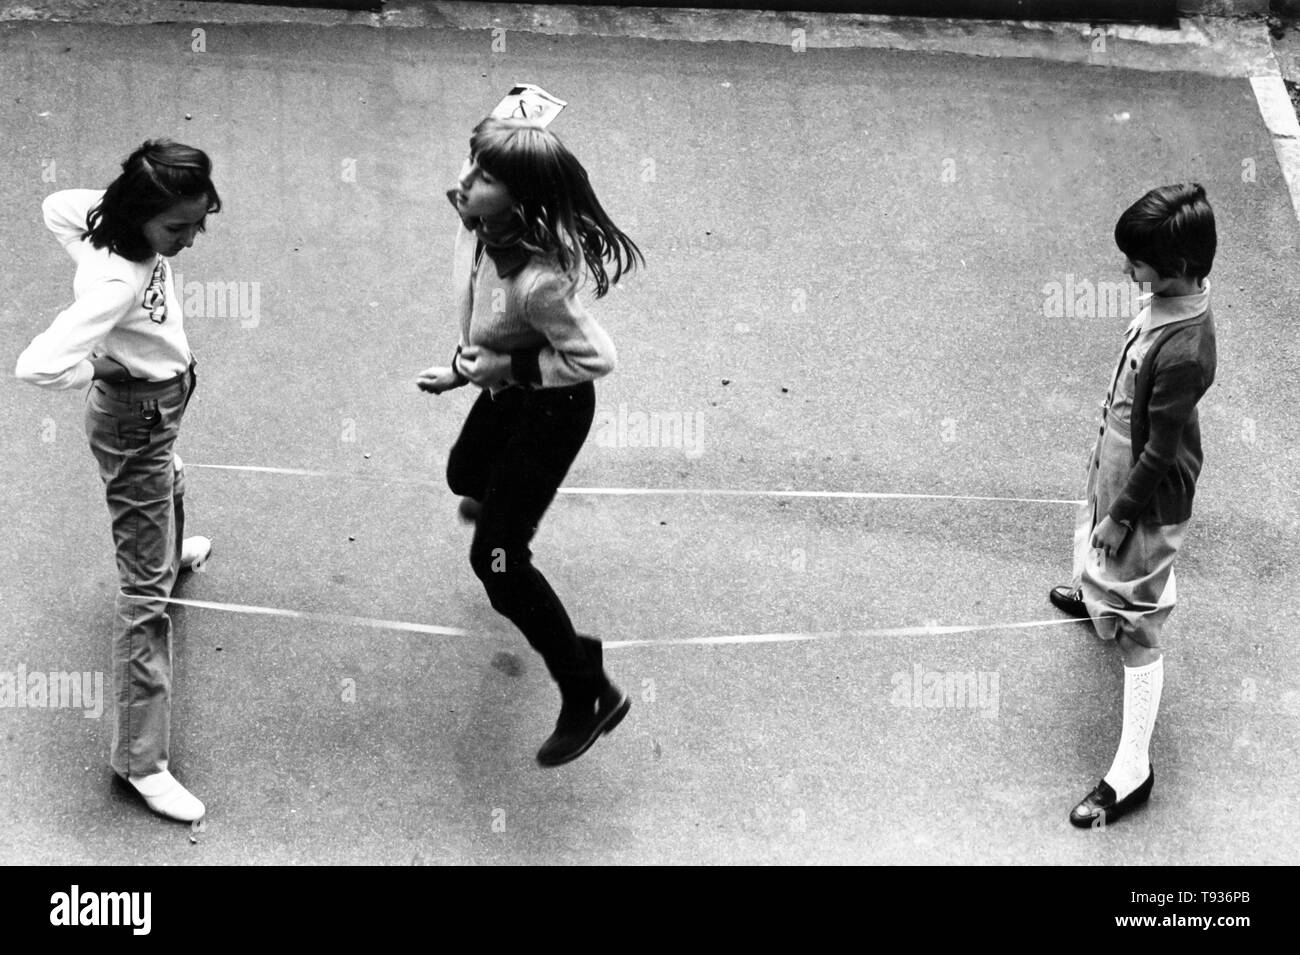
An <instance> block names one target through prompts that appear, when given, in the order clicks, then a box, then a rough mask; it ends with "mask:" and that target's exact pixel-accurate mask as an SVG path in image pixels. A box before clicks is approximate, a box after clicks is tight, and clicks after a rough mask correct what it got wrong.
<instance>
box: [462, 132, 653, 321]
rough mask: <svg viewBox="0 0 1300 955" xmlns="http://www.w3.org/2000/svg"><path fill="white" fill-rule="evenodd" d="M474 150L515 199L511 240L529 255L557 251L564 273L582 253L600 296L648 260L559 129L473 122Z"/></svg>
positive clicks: (476, 157)
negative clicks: (620, 224) (598, 194)
mask: <svg viewBox="0 0 1300 955" xmlns="http://www.w3.org/2000/svg"><path fill="white" fill-rule="evenodd" d="M469 151H470V156H471V157H472V158H473V159H474V161H475V162H476V163H477V164H478V165H479V167H480V168H482V169H484V170H486V171H487V172H488V173H489V174H491V175H492V176H494V177H495V178H497V179H500V180H501V181H502V182H503V183H505V185H506V188H507V189H509V190H510V195H511V196H512V197H513V198H514V200H515V205H514V214H515V222H514V223H513V228H512V229H511V231H510V233H509V237H510V239H511V240H512V241H518V242H519V243H520V244H521V245H523V246H524V248H526V249H528V250H529V251H530V252H535V253H539V254H549V253H554V254H555V256H556V257H557V259H558V260H559V263H560V267H561V268H562V269H563V270H564V271H566V272H571V271H573V270H574V269H575V267H576V266H577V265H578V262H579V257H581V259H582V261H585V262H586V265H587V269H588V271H590V273H591V276H592V278H593V279H594V280H595V282H596V297H597V298H600V297H602V296H603V295H604V294H605V293H606V292H608V291H609V287H610V285H611V284H612V283H616V282H618V280H619V279H620V278H621V277H622V276H623V274H624V273H630V272H632V271H633V270H634V269H635V268H636V267H637V265H638V263H639V264H640V265H641V266H644V265H645V256H644V255H642V254H641V250H640V249H639V248H637V245H636V243H635V242H633V241H632V240H631V239H630V238H628V237H627V235H626V234H625V233H624V232H623V230H622V229H620V228H619V227H618V226H616V225H615V224H614V221H613V220H612V219H611V218H610V217H609V215H608V214H607V213H606V212H605V210H604V208H603V207H602V206H601V204H600V200H599V199H597V198H596V193H595V192H594V191H593V190H592V188H591V182H590V181H589V180H588V178H587V170H585V169H583V168H582V163H580V162H578V160H577V157H575V156H574V155H573V153H571V152H570V151H569V149H568V147H566V146H565V145H564V143H562V142H560V139H559V137H558V136H556V135H555V134H554V133H552V132H550V131H549V130H547V129H544V128H542V127H541V126H538V125H537V124H536V123H534V122H532V121H530V120H523V119H493V118H491V117H489V118H488V119H485V120H483V121H482V122H481V123H479V124H478V125H477V126H475V127H474V133H473V135H472V136H471V137H470V141H469ZM606 262H608V263H610V265H611V266H612V267H613V270H614V273H613V275H612V276H611V275H610V274H609V273H608V272H607V271H606V269H605V263H606Z"/></svg>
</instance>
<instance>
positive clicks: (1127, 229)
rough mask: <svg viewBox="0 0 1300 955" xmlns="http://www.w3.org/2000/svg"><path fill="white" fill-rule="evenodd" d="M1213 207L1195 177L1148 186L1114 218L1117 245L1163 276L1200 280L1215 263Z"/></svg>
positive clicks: (1134, 258) (1131, 256)
mask: <svg viewBox="0 0 1300 955" xmlns="http://www.w3.org/2000/svg"><path fill="white" fill-rule="evenodd" d="M1217 242H1218V239H1217V237H1216V234H1215V230H1214V210H1213V209H1211V208H1210V203H1209V200H1208V199H1206V198H1205V189H1204V187H1203V186H1201V184H1200V183H1199V182H1189V183H1182V184H1180V185H1176V186H1160V187H1159V188H1157V189H1152V190H1151V191H1150V192H1148V193H1147V194H1146V195H1145V196H1143V197H1142V198H1141V199H1139V200H1138V201H1137V202H1135V203H1133V205H1131V206H1129V207H1128V208H1127V209H1125V210H1124V214H1123V215H1122V216H1120V217H1119V222H1117V223H1115V244H1116V245H1118V246H1119V249H1120V251H1121V252H1123V253H1124V254H1125V255H1127V256H1128V257H1129V258H1130V259H1133V260H1135V261H1138V262H1144V263H1146V264H1147V265H1149V266H1151V267H1152V268H1153V269H1155V270H1156V272H1157V274H1159V275H1160V277H1161V278H1176V277H1178V276H1182V275H1186V276H1188V277H1189V278H1196V279H1203V278H1205V277H1206V276H1207V275H1209V274H1210V268H1211V266H1213V265H1214V250H1215V246H1216V244H1217Z"/></svg>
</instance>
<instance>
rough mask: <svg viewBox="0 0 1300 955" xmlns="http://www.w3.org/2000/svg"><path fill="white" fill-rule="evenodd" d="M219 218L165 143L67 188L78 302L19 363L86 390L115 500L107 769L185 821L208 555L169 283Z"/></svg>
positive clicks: (187, 154) (29, 374)
mask: <svg viewBox="0 0 1300 955" xmlns="http://www.w3.org/2000/svg"><path fill="white" fill-rule="evenodd" d="M220 210H221V199H220V198H219V197H218V196H217V190H216V188H215V187H214V186H213V184H212V163H211V161H210V160H209V159H208V157H207V155H206V154H205V153H203V152H202V151H201V150H198V149H194V148H192V147H190V146H183V145H181V144H179V143H173V142H170V141H168V140H155V141H150V142H146V143H144V145H142V146H141V147H140V148H139V149H137V150H135V152H133V153H131V155H130V156H129V157H128V158H127V160H126V161H125V162H124V163H122V174H121V175H120V176H118V177H117V179H115V180H114V181H113V182H112V183H111V184H110V185H109V187H108V188H107V190H92V189H66V190H64V191H62V192H56V193H54V194H53V195H51V196H49V197H48V198H47V199H46V200H45V203H44V211H45V224H46V226H47V227H48V228H49V229H50V231H51V232H53V233H54V235H55V237H56V238H57V239H58V240H59V243H60V244H61V245H62V246H63V248H64V249H65V250H66V251H67V252H68V254H69V255H70V256H71V257H72V260H73V261H74V262H75V263H76V266H77V271H76V278H75V279H74V281H73V291H74V293H75V295H76V301H75V302H73V304H72V305H70V306H68V307H67V308H66V309H64V310H63V311H62V312H60V313H59V315H58V317H57V318H55V319H54V322H53V324H51V325H50V327H49V328H48V329H46V330H45V331H44V332H42V333H41V334H40V335H37V336H36V338H35V339H34V340H33V341H32V343H31V344H30V345H29V346H28V347H27V349H26V350H25V351H24V352H23V353H22V355H21V356H19V358H18V365H17V368H16V371H15V374H16V375H17V376H18V377H19V378H20V379H22V380H24V381H28V382H31V383H32V384H35V385H39V386H40V387H42V388H52V389H69V388H85V387H87V386H89V391H88V392H87V394H86V435H87V437H88V438H89V439H90V450H91V453H92V454H93V455H94V456H95V460H96V462H97V463H98V465H99V474H100V478H101V479H102V480H103V482H104V487H105V492H106V495H107V498H108V510H109V516H110V518H111V521H112V528H113V543H114V545H115V548H116V551H117V569H118V577H119V587H120V590H119V593H118V596H117V615H116V622H115V624H114V633H113V651H112V668H113V676H112V686H113V701H114V705H113V744H112V755H111V758H110V763H111V765H112V767H113V770H114V771H115V772H116V773H117V774H118V776H120V777H121V778H122V779H125V780H127V781H128V782H129V783H130V784H131V785H132V786H133V787H134V788H135V790H136V791H137V792H138V793H140V795H141V796H143V797H144V800H145V802H146V803H147V804H148V806H149V808H150V809H152V810H153V811H154V812H157V813H159V814H161V815H164V816H167V817H169V818H172V819H179V820H183V821H186V822H190V821H194V820H197V819H200V818H202V816H203V814H204V807H203V803H202V802H200V801H199V800H198V799H197V798H195V796H194V795H193V794H192V793H190V791H189V790H187V789H186V788H185V787H184V786H183V785H181V783H180V782H179V781H177V779H176V778H175V777H174V776H173V775H172V774H171V772H170V770H169V769H168V762H169V751H170V739H171V696H172V646H171V635H172V626H171V618H170V617H168V615H167V609H166V603H165V602H164V600H165V598H167V597H170V596H171V591H172V586H173V585H174V584H175V582H176V575H177V573H178V571H180V570H187V569H193V568H194V567H195V566H196V565H198V564H199V563H200V562H201V561H202V560H204V559H205V558H206V557H207V555H208V552H209V551H210V550H211V542H210V541H209V540H208V539H207V538H205V537H191V538H189V539H188V540H183V539H182V538H183V534H184V527H185V510H184V493H185V482H184V471H183V470H182V465H181V460H180V458H179V457H177V456H176V455H175V454H173V452H172V446H173V445H174V444H175V442H176V438H177V435H178V434H179V432H180V425H181V419H182V418H183V417H184V415H185V408H186V406H187V405H188V404H189V400H190V396H191V395H192V394H193V391H194V380H195V379H194V358H193V356H192V355H191V353H190V346H189V342H188V341H187V340H186V337H185V328H184V324H183V320H182V316H181V305H180V301H179V299H177V297H176V290H175V288H174V286H173V283H172V272H171V264H170V262H169V260H170V259H171V257H172V256H174V255H176V254H177V253H179V252H181V251H182V250H183V249H187V248H189V247H190V246H192V245H193V244H194V238H195V236H196V235H197V234H198V233H200V232H202V231H203V227H204V222H205V220H206V218H207V216H208V215H209V214H210V213H213V212H219V211H220Z"/></svg>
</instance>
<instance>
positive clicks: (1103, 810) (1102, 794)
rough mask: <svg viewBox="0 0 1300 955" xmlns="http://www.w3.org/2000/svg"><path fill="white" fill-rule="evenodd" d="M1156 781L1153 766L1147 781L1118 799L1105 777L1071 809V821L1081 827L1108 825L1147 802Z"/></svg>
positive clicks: (1089, 827)
mask: <svg viewBox="0 0 1300 955" xmlns="http://www.w3.org/2000/svg"><path fill="white" fill-rule="evenodd" d="M1155 781H1156V769H1155V767H1154V766H1152V767H1151V772H1149V773H1148V774H1147V778H1146V782H1144V783H1143V784H1142V785H1141V786H1139V787H1138V788H1137V789H1135V790H1133V791H1132V792H1131V793H1129V794H1128V795H1127V796H1125V797H1124V798H1123V799H1120V800H1118V801H1116V799H1115V790H1114V789H1112V788H1111V786H1110V783H1108V782H1106V780H1104V779H1103V780H1102V781H1101V782H1099V783H1098V784H1097V788H1096V789H1094V790H1093V791H1092V792H1090V793H1088V795H1087V796H1086V797H1084V800H1083V802H1081V803H1079V805H1077V806H1075V807H1074V808H1073V809H1071V810H1070V823H1071V824H1072V825H1075V826H1078V827H1079V828H1080V829H1091V828H1092V827H1094V826H1096V827H1098V828H1100V827H1102V826H1108V825H1110V824H1111V823H1112V822H1114V821H1115V820H1116V819H1118V818H1120V817H1121V816H1123V815H1126V814H1127V813H1129V812H1132V811H1133V810H1134V809H1136V808H1137V807H1138V806H1140V805H1142V804H1143V803H1144V802H1146V801H1147V799H1149V798H1150V796H1151V787H1152V786H1153V785H1154V784H1155Z"/></svg>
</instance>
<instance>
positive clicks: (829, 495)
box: [185, 462, 1083, 506]
mask: <svg viewBox="0 0 1300 955" xmlns="http://www.w3.org/2000/svg"><path fill="white" fill-rule="evenodd" d="M185 467H186V468H206V469H207V470H210V471H243V472H250V473H254V474H282V475H288V476H292V477H318V478H334V479H336V480H355V481H370V482H379V483H385V484H410V485H416V486H419V487H443V486H444V484H443V482H441V481H430V480H425V479H422V478H407V477H389V476H386V475H369V474H356V473H349V472H347V471H321V470H316V469H312V468H272V467H259V466H254V465H244V464H191V463H189V462H186V464H185ZM559 493H560V494H576V495H589V496H619V497H642V496H650V495H655V496H680V497H774V498H818V499H829V500H848V501H875V500H903V501H908V500H920V501H979V502H985V503H995V504H1069V505H1071V506H1077V505H1079V504H1082V503H1083V502H1082V501H1079V500H1066V499H1065V498H1053V497H1047V498H1040V497H985V496H978V495H967V494H907V493H902V492H893V491H765V490H754V491H749V490H743V489H733V488H691V487H562V488H560V490H559Z"/></svg>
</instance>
